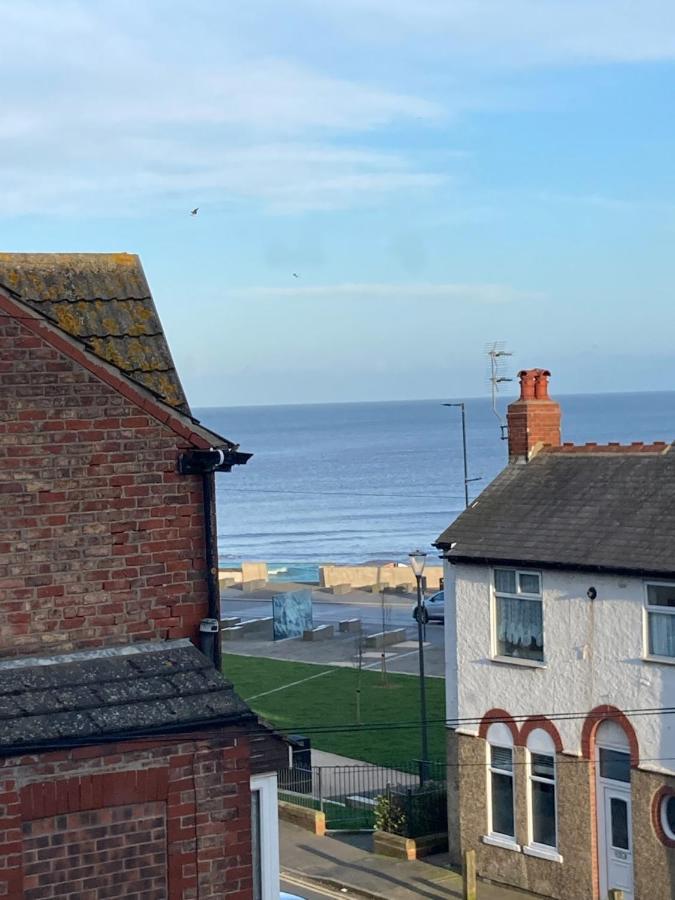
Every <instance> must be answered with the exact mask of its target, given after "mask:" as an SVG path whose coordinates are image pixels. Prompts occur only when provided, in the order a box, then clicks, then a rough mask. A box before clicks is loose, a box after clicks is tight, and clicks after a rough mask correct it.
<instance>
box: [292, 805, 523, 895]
mask: <svg viewBox="0 0 675 900" xmlns="http://www.w3.org/2000/svg"><path fill="white" fill-rule="evenodd" d="M372 839H373V838H372V835H371V834H348V833H334V834H330V835H326V837H317V836H316V835H313V834H311V833H310V832H308V831H305V830H304V829H302V828H299V827H298V826H297V825H293V824H291V823H290V822H280V823H279V841H280V852H281V877H282V880H283V881H284V882H285V883H286V884H289V885H292V887H289V888H287V890H292V891H293V892H294V893H296V894H298V895H299V896H305V897H309V895H310V894H309V893H308V892H311V891H317V892H318V895H319V896H322V897H323V896H338V895H339V896H341V897H346V898H350V897H351V898H354V900H357V898H358V900H449V898H459V900H461V897H462V876H461V875H460V874H459V873H457V872H455V871H453V870H452V869H451V868H450V867H449V860H448V855H447V853H436V854H434V855H432V856H428V857H426V858H425V859H423V860H413V861H407V860H398V859H391V858H390V857H388V856H380V855H379V854H375V853H373V852H372ZM305 888H306V889H307V890H305V891H304V893H303V890H304V889H305ZM322 891H325V893H322ZM532 897H533V895H532V894H525V893H522V892H521V891H514V890H512V889H511V888H505V887H501V886H500V885H496V884H491V883H488V882H484V881H479V883H478V900H527V898H530V900H532Z"/></svg>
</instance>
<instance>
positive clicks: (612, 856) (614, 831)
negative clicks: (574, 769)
mask: <svg viewBox="0 0 675 900" xmlns="http://www.w3.org/2000/svg"><path fill="white" fill-rule="evenodd" d="M600 790H601V791H602V804H601V810H602V813H603V814H602V821H601V823H600V824H601V827H600V838H601V840H600V847H599V850H600V871H601V875H602V874H604V878H602V877H601V879H600V882H601V888H602V894H601V897H602V898H603V900H604V898H605V897H606V896H607V892H608V891H609V890H610V889H611V888H620V889H621V890H622V891H623V892H624V897H625V900H633V896H634V895H633V838H632V834H631V808H630V788H625V787H624V786H619V785H611V786H610V785H608V784H607V782H605V783H604V784H601V785H600Z"/></svg>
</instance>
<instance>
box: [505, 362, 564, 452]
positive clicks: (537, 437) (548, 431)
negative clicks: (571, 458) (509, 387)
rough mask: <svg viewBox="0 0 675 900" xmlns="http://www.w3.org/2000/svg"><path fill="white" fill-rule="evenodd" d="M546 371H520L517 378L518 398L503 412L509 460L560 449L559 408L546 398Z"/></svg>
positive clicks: (547, 375) (548, 373)
mask: <svg viewBox="0 0 675 900" xmlns="http://www.w3.org/2000/svg"><path fill="white" fill-rule="evenodd" d="M550 374H551V373H550V372H549V371H548V370H547V369H524V370H523V371H522V372H519V373H518V376H519V378H520V398H519V399H518V400H517V401H516V402H515V403H511V404H510V405H509V407H508V409H507V411H506V419H507V422H508V431H509V456H510V457H525V458H526V459H527V458H528V457H529V456H530V454H531V452H532V451H533V450H534V449H535V447H540V446H543V445H550V446H552V447H558V446H559V445H560V439H561V438H560V406H559V404H558V403H556V402H555V401H554V400H551V398H550V397H549V395H548V379H549V376H550Z"/></svg>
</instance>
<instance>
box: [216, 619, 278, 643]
mask: <svg viewBox="0 0 675 900" xmlns="http://www.w3.org/2000/svg"><path fill="white" fill-rule="evenodd" d="M220 636H221V638H222V640H224V641H236V640H241V639H242V638H249V639H251V640H258V641H261V640H267V641H271V640H273V638H274V625H273V620H272V617H271V616H269V617H267V618H264V619H248V620H247V621H245V622H240V623H239V624H238V625H231V626H229V627H225V628H221V630H220Z"/></svg>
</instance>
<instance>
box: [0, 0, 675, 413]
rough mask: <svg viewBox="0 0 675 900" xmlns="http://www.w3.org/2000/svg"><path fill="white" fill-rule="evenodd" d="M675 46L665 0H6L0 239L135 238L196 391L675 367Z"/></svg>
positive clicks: (667, 371)
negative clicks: (505, 356) (507, 365)
mask: <svg viewBox="0 0 675 900" xmlns="http://www.w3.org/2000/svg"><path fill="white" fill-rule="evenodd" d="M674 63H675V4H672V2H663V0H658V2H657V0H643V2H641V3H640V4H637V3H635V2H628V0H247V3H245V4H241V3H229V2H228V3H218V2H215V0H212V2H203V0H197V2H192V3H191V4H189V5H188V4H185V3H178V2H173V0H162V2H159V0H146V2H144V3H141V4H139V3H137V2H136V3H132V2H121V0H118V2H115V0H109V2H96V0H87V2H84V0H82V2H78V0H70V2H61V0H48V2H47V0H45V2H31V0H25V2H22V3H20V4H19V3H15V2H5V0H0V100H1V103H0V134H2V141H0V249H4V250H16V251H29V250H34V251H38V250H40V251H66V250H68V251H113V250H128V251H130V252H136V253H139V254H140V256H141V258H142V261H143V264H144V266H145V270H146V274H147V276H148V279H149V281H150V284H151V287H152V289H153V293H154V296H155V301H156V303H157V306H158V308H159V311H160V315H161V317H162V320H163V322H164V326H165V329H166V332H167V335H168V337H169V341H170V344H171V347H172V351H173V354H174V357H175V359H176V362H177V365H178V367H179V370H180V373H181V376H182V379H183V382H184V384H185V387H186V389H187V391H188V394H189V397H190V400H191V402H192V404H193V406H195V407H197V406H205V405H223V406H225V405H235V404H236V405H240V404H249V403H256V404H258V403H262V404H264V403H293V402H321V401H332V400H373V399H408V398H426V397H440V396H453V397H461V396H480V395H481V394H485V393H487V381H486V368H487V367H486V362H485V353H484V348H485V345H486V344H488V343H489V342H490V341H494V340H501V341H504V342H505V343H506V344H507V346H508V347H509V348H510V349H511V350H512V351H513V352H514V356H513V359H512V362H511V368H512V373H513V374H515V372H516V371H517V369H518V368H519V367H521V366H548V367H549V368H551V369H552V370H553V373H554V379H553V381H552V389H553V391H558V392H559V393H569V392H576V391H579V392H589V391H596V390H597V391H609V390H650V389H675V354H674V353H673V341H672V334H673V331H674V329H673V325H674V324H675V323H674V319H675V313H674V311H673V310H674V304H673V286H674V283H675V253H674V252H673V248H674V247H675V166H674V165H673V160H674V159H675V116H674V115H673V113H674V109H673V106H674V98H675V91H674V90H673V88H674V84H675V82H674V77H675V65H674ZM194 206H199V208H200V212H199V215H198V216H196V217H191V216H190V215H189V210H190V209H191V208H192V207H194ZM293 273H296V274H297V275H298V276H299V277H298V278H295V277H294V276H293Z"/></svg>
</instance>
